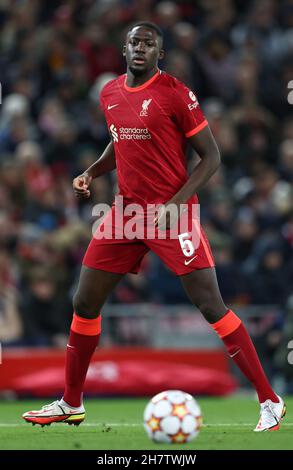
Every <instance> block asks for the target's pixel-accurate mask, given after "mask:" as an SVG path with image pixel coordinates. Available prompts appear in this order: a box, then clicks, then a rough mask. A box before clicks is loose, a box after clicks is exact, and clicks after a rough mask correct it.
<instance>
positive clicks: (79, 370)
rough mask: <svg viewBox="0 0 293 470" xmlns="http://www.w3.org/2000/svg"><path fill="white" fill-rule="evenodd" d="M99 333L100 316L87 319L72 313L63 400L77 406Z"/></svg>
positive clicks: (79, 402)
mask: <svg viewBox="0 0 293 470" xmlns="http://www.w3.org/2000/svg"><path fill="white" fill-rule="evenodd" d="M100 333H101V316H99V317H98V318H94V319H92V320H88V319H87V318H82V317H79V316H78V315H76V314H74V315H73V320H72V323H71V329H70V336H69V341H68V344H67V352H66V366H65V392H64V396H63V400H64V401H65V402H66V403H67V404H68V405H70V406H74V407H78V406H80V405H81V402H82V390H83V386H84V382H85V378H86V374H87V370H88V367H89V364H90V360H91V357H92V355H93V353H94V351H95V349H96V346H97V344H98V341H99V338H100Z"/></svg>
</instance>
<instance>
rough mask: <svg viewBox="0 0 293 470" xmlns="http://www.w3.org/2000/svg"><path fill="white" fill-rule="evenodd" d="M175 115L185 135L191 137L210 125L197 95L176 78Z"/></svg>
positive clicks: (174, 93)
mask: <svg viewBox="0 0 293 470" xmlns="http://www.w3.org/2000/svg"><path fill="white" fill-rule="evenodd" d="M173 115H174V118H175V120H176V122H177V124H178V126H179V127H180V128H181V129H182V131H183V133H184V134H185V137H191V136H193V135H195V134H197V133H198V132H199V131H201V130H202V129H203V128H204V127H206V126H207V125H208V122H207V120H206V118H205V116H204V114H203V112H202V110H201V108H200V106H199V102H198V100H197V97H196V95H195V94H194V93H193V92H192V91H191V90H190V89H189V88H187V86H185V85H184V84H183V83H181V82H180V81H179V80H176V82H175V86H174V92H173Z"/></svg>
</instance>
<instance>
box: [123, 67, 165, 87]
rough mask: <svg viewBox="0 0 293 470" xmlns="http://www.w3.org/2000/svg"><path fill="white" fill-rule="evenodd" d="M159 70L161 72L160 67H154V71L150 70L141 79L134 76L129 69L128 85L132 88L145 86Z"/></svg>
mask: <svg viewBox="0 0 293 470" xmlns="http://www.w3.org/2000/svg"><path fill="white" fill-rule="evenodd" d="M158 70H159V69H158V67H154V68H153V69H151V70H149V71H148V72H147V73H145V74H144V75H141V76H140V77H136V76H135V75H133V73H132V72H131V71H130V70H129V69H127V74H126V85H127V86H129V87H131V88H136V87H138V86H140V85H143V84H144V83H145V82H147V81H148V80H150V79H151V78H152V77H153V76H154V75H155V74H156V73H157V72H158Z"/></svg>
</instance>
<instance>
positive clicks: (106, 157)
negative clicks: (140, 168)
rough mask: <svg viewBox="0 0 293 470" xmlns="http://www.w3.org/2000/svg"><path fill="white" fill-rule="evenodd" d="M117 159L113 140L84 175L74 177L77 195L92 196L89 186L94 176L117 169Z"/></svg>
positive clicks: (73, 184) (74, 188) (81, 196)
mask: <svg viewBox="0 0 293 470" xmlns="http://www.w3.org/2000/svg"><path fill="white" fill-rule="evenodd" d="M115 168H116V159H115V152H114V145H113V142H110V143H109V144H108V145H107V147H106V148H105V150H104V152H103V153H102V155H101V156H100V158H99V159H98V160H97V161H96V162H95V163H93V164H92V165H91V166H90V167H89V168H88V169H87V170H86V171H85V172H84V173H83V174H82V175H79V176H77V177H76V178H74V180H73V183H72V186H73V190H74V193H75V195H76V196H77V197H80V198H88V197H90V190H89V186H90V184H91V182H92V180H93V179H94V178H97V177H98V176H102V175H104V174H105V173H108V172H109V171H112V170H115Z"/></svg>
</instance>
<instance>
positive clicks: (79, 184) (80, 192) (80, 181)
mask: <svg viewBox="0 0 293 470" xmlns="http://www.w3.org/2000/svg"><path fill="white" fill-rule="evenodd" d="M92 179H93V178H92V176H90V175H89V174H88V173H83V174H82V175H79V176H77V177H76V178H74V180H73V182H72V187H73V191H74V194H75V195H76V197H78V198H81V199H87V198H89V197H90V195H91V193H90V190H89V185H90V184H91V182H92Z"/></svg>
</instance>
